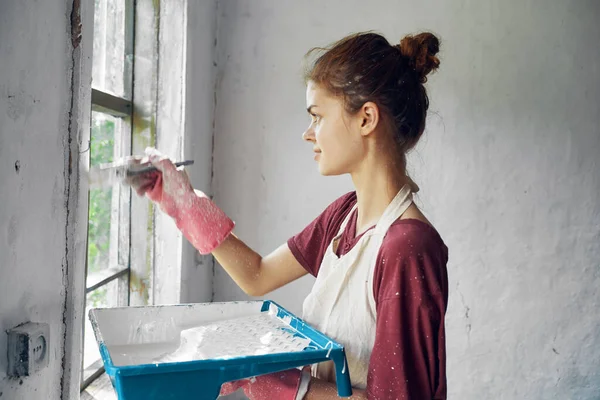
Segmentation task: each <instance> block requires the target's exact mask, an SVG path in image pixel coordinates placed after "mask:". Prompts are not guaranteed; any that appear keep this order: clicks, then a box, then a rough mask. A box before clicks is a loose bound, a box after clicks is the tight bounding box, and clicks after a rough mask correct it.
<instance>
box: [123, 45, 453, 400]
mask: <svg viewBox="0 0 600 400" xmlns="http://www.w3.org/2000/svg"><path fill="white" fill-rule="evenodd" d="M438 49H439V42H438V39H437V38H436V37H435V36H434V35H432V34H430V33H421V34H419V35H416V36H407V37H405V38H404V39H402V41H401V42H400V44H399V45H394V46H392V45H390V44H389V42H388V41H387V40H386V39H385V38H383V37H382V36H380V35H378V34H374V33H361V34H356V35H352V36H349V37H346V38H344V39H342V40H341V41H339V42H337V43H335V44H334V45H333V46H332V47H330V48H329V49H319V50H320V51H323V53H322V54H321V55H320V56H319V57H318V58H317V59H316V61H315V62H314V64H313V65H312V67H311V68H310V70H309V71H308V72H307V74H306V82H307V90H306V100H307V110H308V113H309V114H310V116H311V124H310V126H309V127H308V129H307V130H306V131H305V132H304V134H303V138H304V140H306V141H308V142H309V143H310V144H311V145H312V146H313V149H314V152H315V160H316V162H317V164H318V167H319V171H320V172H321V174H323V175H340V174H346V173H348V174H350V175H351V177H352V181H353V183H354V186H355V189H356V191H355V192H351V193H348V194H346V195H344V196H342V197H340V198H339V199H337V200H336V201H334V202H333V203H332V204H331V205H330V206H329V207H327V209H326V210H325V211H324V212H323V213H322V214H321V215H319V216H318V217H317V218H316V219H315V220H314V221H313V222H312V223H311V224H310V225H308V227H306V228H305V229H304V230H303V231H302V232H300V233H299V234H297V235H296V236H294V237H292V238H291V239H289V241H288V242H287V243H286V244H284V245H282V246H281V247H279V248H278V249H276V250H275V251H274V252H272V253H271V254H269V255H268V256H266V257H262V256H260V255H259V254H257V253H256V252H254V251H253V250H252V249H250V248H249V247H248V246H246V245H245V244H244V243H243V242H242V241H241V240H240V239H238V238H237V237H236V236H235V235H234V234H233V233H231V232H232V230H233V226H234V224H233V222H232V221H231V219H230V218H228V217H227V215H225V214H224V213H223V211H221V210H220V209H219V208H218V207H217V206H216V205H215V204H214V203H213V202H212V201H211V200H210V199H208V198H207V197H206V196H205V195H204V194H203V193H201V192H199V191H195V190H194V189H193V188H192V187H191V185H190V183H189V180H188V179H187V176H186V174H185V173H184V172H182V171H180V170H177V169H176V168H175V167H174V166H173V164H172V163H171V161H170V160H168V159H165V158H164V157H162V156H161V155H160V154H159V153H158V152H156V151H155V150H153V149H150V150H149V151H148V156H149V160H150V162H151V163H152V164H154V165H155V166H156V167H157V168H158V170H159V171H160V173H155V174H154V175H150V176H146V177H144V178H141V179H137V180H136V181H135V182H132V184H133V186H134V187H135V189H136V191H137V192H138V194H140V195H142V194H144V193H145V194H146V195H147V196H148V197H149V198H150V199H152V200H153V201H154V202H156V203H157V204H159V205H160V207H161V209H162V210H163V211H164V212H166V213H167V214H169V215H170V216H171V217H173V218H174V220H175V222H176V224H177V226H178V227H179V229H181V231H182V232H183V234H184V235H185V237H186V238H188V240H190V242H191V243H192V244H193V245H194V246H195V247H196V248H197V249H198V250H199V251H200V252H201V253H203V254H208V253H212V254H213V255H214V257H215V258H216V259H217V261H218V262H219V264H221V265H222V266H223V268H225V270H226V271H227V273H228V274H229V275H230V276H231V277H232V278H233V280H234V281H235V282H236V283H237V284H238V285H239V286H240V288H242V289H243V290H244V291H245V292H246V293H247V294H249V295H251V296H261V295H264V294H266V293H269V292H271V291H272V290H274V289H277V288H279V287H281V286H283V285H285V284H287V283H289V282H292V281H294V280H296V279H298V278H300V277H302V276H303V275H305V274H307V273H310V274H312V275H313V276H315V277H316V282H315V285H314V287H313V289H312V291H311V293H310V294H309V296H308V297H307V298H306V300H305V301H304V305H303V318H304V319H305V320H306V321H307V322H309V323H310V324H311V325H313V326H314V327H316V328H317V329H319V330H321V331H323V332H324V333H326V334H327V335H329V336H331V337H333V338H334V339H336V340H337V341H339V342H340V343H342V344H344V346H345V348H346V354H347V358H348V368H349V371H350V377H351V380H352V386H353V388H354V395H353V398H357V399H359V398H360V399H364V398H369V399H418V400H421V399H445V398H446V371H445V364H446V360H445V335H444V332H445V331H444V316H445V311H446V304H447V297H448V284H447V272H446V263H447V248H446V246H445V244H444V243H443V241H442V239H441V238H440V236H439V235H438V233H437V232H436V231H435V229H434V228H433V227H432V226H431V224H430V223H429V221H428V220H427V219H426V218H425V216H424V215H423V214H422V213H421V211H419V209H418V208H417V206H416V205H415V204H414V203H413V202H412V193H413V192H415V191H417V190H418V188H417V187H416V185H415V184H414V183H413V182H412V181H411V179H410V178H409V177H408V176H407V174H406V153H407V151H409V150H410V149H411V148H412V147H413V146H414V145H415V144H416V143H417V141H418V140H419V138H420V137H421V135H422V133H423V130H424V128H425V117H426V113H427V109H428V98H427V95H426V91H425V88H424V86H423V84H424V83H425V82H426V76H427V74H428V73H430V72H431V71H433V70H435V69H437V67H438V66H439V60H438V59H437V58H436V54H437V52H438ZM334 382H335V373H334V369H333V367H332V363H325V364H319V365H317V366H312V369H311V371H310V372H309V371H308V368H306V369H305V370H304V371H300V370H298V369H293V370H289V371H285V372H282V373H277V374H271V375H266V376H260V377H258V378H257V379H253V380H242V381H239V382H233V383H228V384H225V385H223V388H222V394H227V393H230V392H232V391H234V390H236V389H238V388H240V387H242V388H243V390H244V392H245V393H246V395H247V396H248V397H250V398H251V399H290V400H293V399H307V400H308V399H334V398H337V394H336V389H335V383H334Z"/></svg>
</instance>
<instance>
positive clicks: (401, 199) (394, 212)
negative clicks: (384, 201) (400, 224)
mask: <svg viewBox="0 0 600 400" xmlns="http://www.w3.org/2000/svg"><path fill="white" fill-rule="evenodd" d="M411 204H412V190H411V187H410V185H408V184H406V185H404V186H402V188H401V189H400V190H399V191H398V193H397V194H396V196H395V197H394V198H393V199H392V202H391V203H390V204H389V205H388V206H387V208H386V209H385V211H384V212H383V215H382V216H381V218H379V221H377V225H376V226H375V232H376V233H380V234H384V235H385V233H386V232H387V231H388V229H389V228H390V226H391V225H392V224H393V223H394V222H395V221H396V220H397V219H398V218H400V216H401V215H402V214H404V212H405V211H406V210H407V209H408V207H410V205H411Z"/></svg>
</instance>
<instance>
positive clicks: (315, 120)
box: [311, 114, 321, 124]
mask: <svg viewBox="0 0 600 400" xmlns="http://www.w3.org/2000/svg"><path fill="white" fill-rule="evenodd" d="M311 115H312V122H313V123H315V124H318V123H319V121H320V120H321V117H320V116H319V115H315V114H311Z"/></svg>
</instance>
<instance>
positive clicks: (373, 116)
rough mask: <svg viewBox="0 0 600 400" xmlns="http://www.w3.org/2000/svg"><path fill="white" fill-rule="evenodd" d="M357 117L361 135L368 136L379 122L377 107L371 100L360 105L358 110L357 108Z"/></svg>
mask: <svg viewBox="0 0 600 400" xmlns="http://www.w3.org/2000/svg"><path fill="white" fill-rule="evenodd" d="M358 117H359V123H360V134H361V135H362V136H369V135H370V134H371V133H373V131H374V130H375V128H376V127H377V125H378V124H379V118H380V115H379V107H377V104H375V103H373V102H372V101H367V102H366V103H365V104H363V105H362V107H361V108H360V110H358Z"/></svg>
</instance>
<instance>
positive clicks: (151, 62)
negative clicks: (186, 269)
mask: <svg viewBox="0 0 600 400" xmlns="http://www.w3.org/2000/svg"><path fill="white" fill-rule="evenodd" d="M186 4H187V3H186V2H155V1H154V0H94V40H93V60H92V113H91V121H90V123H91V126H90V146H89V152H90V153H89V156H90V157H89V158H90V166H94V165H97V164H100V163H107V162H113V161H117V160H119V159H120V158H122V157H125V156H127V155H130V154H143V152H144V149H145V148H146V147H148V146H155V147H158V148H159V149H160V150H161V151H162V152H163V153H165V154H167V155H169V156H171V157H175V158H181V157H183V156H182V153H183V144H182V143H183V138H184V112H183V109H184V104H185V101H184V99H185V76H186V75H185V49H186V46H185V43H186V29H187V28H186V27H187V19H186V18H187V14H186V10H187V8H186V7H187V5H186ZM159 54H161V55H163V57H162V59H161V60H162V61H161V63H160V65H159V61H160V60H159V57H158V55H159ZM159 127H160V129H161V130H162V131H164V132H165V133H164V134H163V135H159V134H157V132H158V130H159ZM88 206H89V211H88V246H87V262H86V299H85V301H86V304H85V315H84V324H83V325H84V326H83V327H82V329H83V339H84V340H83V346H82V347H83V349H82V350H83V357H82V367H83V368H82V374H81V384H80V387H81V391H82V396H83V395H84V394H85V393H86V392H88V390H86V388H88V386H89V385H90V384H91V383H92V382H94V380H96V378H98V377H100V376H102V374H103V372H104V369H103V366H102V365H103V364H102V360H101V359H100V354H99V352H98V345H97V343H96V340H95V337H94V333H93V331H92V328H91V326H90V323H89V318H88V312H89V310H90V308H95V307H115V306H127V305H133V306H140V305H152V304H164V303H170V304H173V303H177V302H179V301H180V285H181V253H182V243H183V242H182V236H181V233H180V232H179V231H178V230H177V227H176V226H175V224H174V223H173V222H172V221H171V220H170V218H169V217H168V216H165V215H163V214H161V213H157V212H155V210H154V207H153V205H152V203H151V202H149V201H148V200H147V199H145V198H140V197H138V196H137V195H135V194H132V191H131V190H130V189H129V188H128V187H125V186H122V185H119V184H116V185H114V186H112V187H111V188H106V189H103V190H96V189H94V190H90V192H89V200H88ZM104 378H106V376H105V375H104V376H103V379H104ZM104 380H105V379H104ZM95 385H96V384H94V385H92V386H95ZM109 386H110V385H109ZM89 388H92V387H89ZM89 388H88V389H89Z"/></svg>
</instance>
